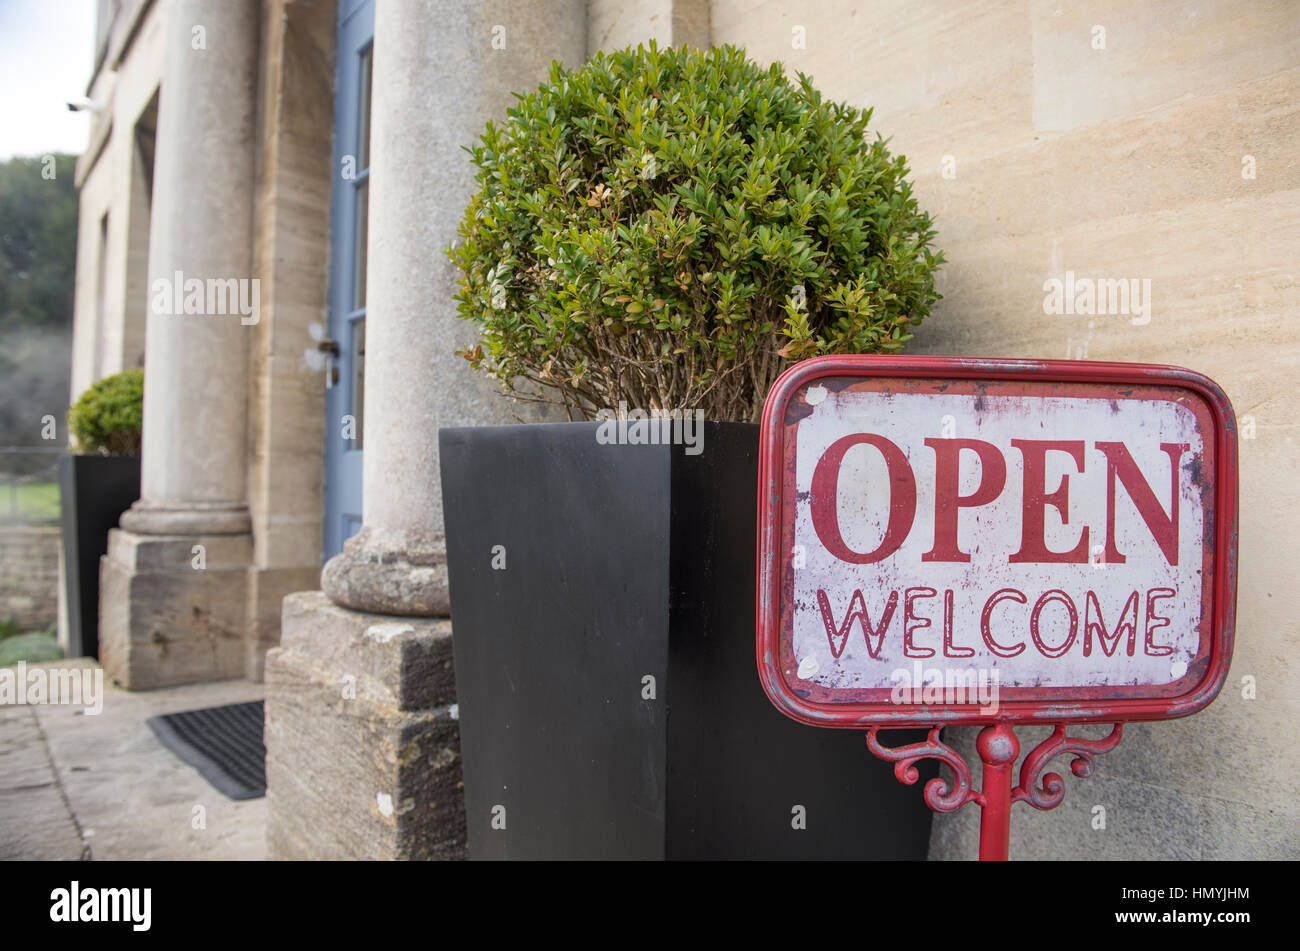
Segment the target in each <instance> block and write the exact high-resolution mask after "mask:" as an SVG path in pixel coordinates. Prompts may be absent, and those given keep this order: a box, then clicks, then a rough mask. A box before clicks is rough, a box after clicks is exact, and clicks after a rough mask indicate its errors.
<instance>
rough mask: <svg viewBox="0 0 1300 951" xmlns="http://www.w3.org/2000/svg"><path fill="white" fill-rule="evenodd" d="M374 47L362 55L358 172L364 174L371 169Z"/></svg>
mask: <svg viewBox="0 0 1300 951" xmlns="http://www.w3.org/2000/svg"><path fill="white" fill-rule="evenodd" d="M373 50H374V47H373V46H368V47H366V50H365V52H364V53H362V54H361V84H360V85H361V88H360V90H359V96H358V103H359V112H358V115H357V171H358V172H364V171H365V170H366V169H368V168H369V167H370V67H371V53H372V51H373Z"/></svg>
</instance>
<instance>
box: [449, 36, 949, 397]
mask: <svg viewBox="0 0 1300 951" xmlns="http://www.w3.org/2000/svg"><path fill="white" fill-rule="evenodd" d="M870 117H871V111H870V110H865V111H863V110H859V109H856V108H854V107H852V106H848V105H843V104H840V103H834V102H827V101H824V100H823V99H822V97H821V96H820V95H819V94H818V92H817V91H816V90H815V89H814V88H813V86H812V83H811V81H810V80H809V79H808V78H807V77H806V76H804V75H802V74H800V75H799V78H798V82H797V83H796V82H791V81H790V80H788V79H787V78H786V77H785V75H784V72H783V70H782V67H781V65H780V64H773V65H772V66H770V67H762V66H759V65H757V64H756V63H754V62H751V61H750V60H748V59H747V58H746V56H745V53H744V51H743V50H741V49H737V48H735V47H732V46H723V47H718V48H714V49H712V50H710V51H708V52H700V51H699V50H692V49H682V50H674V49H665V50H660V49H658V48H657V47H656V46H655V45H654V44H651V46H650V48H649V49H648V50H647V49H645V48H644V47H637V48H636V49H628V50H623V51H620V52H616V53H613V54H604V53H602V54H598V55H597V56H595V57H594V58H593V59H592V60H591V61H589V62H588V63H587V64H586V65H585V66H583V67H582V68H581V69H579V70H567V69H565V68H563V67H562V66H560V65H559V64H555V65H553V66H552V68H551V73H550V77H549V80H548V82H546V83H545V84H544V85H542V86H541V87H539V88H538V90H537V91H536V92H534V93H532V94H530V95H527V96H523V97H520V99H519V102H518V103H517V104H516V105H515V106H514V107H513V108H511V109H510V110H509V112H508V118H507V120H506V121H505V122H504V123H503V124H496V123H489V124H488V126H487V128H486V130H485V131H484V133H483V135H482V138H481V141H480V142H478V143H477V144H476V145H475V146H474V147H473V148H471V149H469V150H468V151H469V152H470V154H471V155H472V156H473V162H474V164H475V166H477V168H478V173H477V181H478V192H477V193H476V194H475V195H474V197H473V199H472V200H471V202H470V204H469V207H468V208H467V209H466V211H465V216H464V220H463V221H462V223H461V226H460V231H459V237H460V240H459V241H458V242H457V243H456V244H454V245H453V246H452V248H451V249H450V250H449V252H448V253H449V254H450V256H451V259H452V260H453V261H454V262H455V263H456V264H457V265H458V266H459V267H460V269H461V271H462V277H461V285H460V290H459V292H458V294H457V295H456V299H457V301H458V302H459V305H458V309H459V313H460V316H461V317H463V318H465V319H467V320H470V321H473V322H474V323H476V324H477V325H478V326H479V328H480V330H481V342H480V343H479V344H478V345H476V346H475V348H474V349H473V350H471V351H467V352H465V353H464V355H465V356H466V357H467V358H468V359H469V360H470V362H471V363H472V364H473V366H474V367H475V368H476V369H482V370H485V371H486V372H488V373H489V374H491V375H492V376H493V377H495V378H496V379H497V380H498V381H500V382H501V383H502V384H503V385H504V386H505V387H506V389H507V390H509V391H511V392H512V393H514V394H515V395H517V396H520V397H521V398H525V399H541V400H545V401H549V402H558V403H562V404H564V405H565V406H566V407H568V408H569V411H570V415H571V416H573V415H581V416H584V417H587V418H591V417H592V416H593V415H594V414H595V413H596V412H597V411H598V410H600V409H601V408H604V407H614V406H616V405H617V403H618V402H619V401H620V400H624V401H626V402H627V403H628V404H629V405H630V406H633V407H639V408H642V409H644V410H647V411H652V410H670V409H702V410H704V411H705V415H706V417H708V418H710V419H717V420H740V421H743V420H757V419H758V417H759V415H760V413H761V410H762V404H763V399H764V397H765V396H766V394H767V391H768V389H769V387H770V386H771V384H772V382H773V381H774V380H775V379H776V377H777V376H778V375H779V374H780V372H781V371H782V370H784V369H785V368H786V366H788V365H789V363H790V362H792V361H795V360H798V359H802V358H805V357H810V356H816V355H818V354H827V353H879V352H892V351H896V350H899V349H901V348H902V346H903V345H904V344H905V343H906V342H907V341H908V340H909V339H910V338H911V329H912V328H913V327H914V326H915V325H916V324H919V323H920V322H921V320H922V319H923V318H924V317H925V316H927V315H928V314H929V313H930V308H931V306H932V305H933V304H934V302H935V301H936V300H937V299H938V298H939V295H938V294H937V293H936V292H935V290H934V272H935V270H936V269H937V268H938V267H939V265H941V264H942V263H943V255H942V253H941V252H932V251H931V249H930V243H931V240H932V239H933V238H934V234H935V232H934V230H933V228H932V224H931V219H930V216H929V215H927V214H925V213H923V212H921V211H920V209H919V208H918V207H917V203H916V200H915V199H914V198H913V197H912V188H911V185H910V183H909V182H908V180H907V177H906V176H907V165H906V162H905V160H904V159H903V158H902V157H901V156H900V157H893V156H891V155H890V154H889V152H888V150H887V149H886V143H885V141H884V140H882V139H881V138H880V137H879V136H878V135H877V136H872V137H869V136H868V134H867V123H868V121H869V119H870Z"/></svg>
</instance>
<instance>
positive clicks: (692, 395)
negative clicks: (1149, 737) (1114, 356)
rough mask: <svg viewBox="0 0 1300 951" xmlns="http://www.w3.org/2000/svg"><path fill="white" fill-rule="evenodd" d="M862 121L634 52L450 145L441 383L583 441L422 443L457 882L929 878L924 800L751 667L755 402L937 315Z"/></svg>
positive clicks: (895, 186)
mask: <svg viewBox="0 0 1300 951" xmlns="http://www.w3.org/2000/svg"><path fill="white" fill-rule="evenodd" d="M869 118H870V111H861V110H858V109H856V108H853V107H852V106H847V105H842V104H839V103H834V102H828V101H825V100H823V99H822V97H821V96H820V95H819V94H818V93H817V91H816V90H815V89H814V88H813V85H812V83H811V81H810V80H809V79H808V78H807V77H804V76H802V75H800V76H799V77H798V79H797V80H796V81H791V80H789V79H787V78H786V76H785V74H784V71H783V69H782V67H781V66H780V65H779V64H775V65H773V66H771V67H762V66H759V65H757V64H755V63H753V62H752V61H750V60H748V59H747V58H746V56H745V54H744V52H743V51H742V50H740V49H736V48H734V47H729V46H728V47H720V48H715V49H713V50H710V51H709V52H700V51H697V50H660V49H658V48H657V47H656V46H654V45H651V46H650V48H649V49H645V48H642V47H638V48H636V49H629V50H625V51H621V52H616V53H613V54H609V55H606V54H599V55H597V56H596V57H594V58H593V59H592V60H591V61H590V62H588V63H587V64H586V65H585V66H584V67H583V68H581V69H579V70H567V69H564V68H563V67H562V66H560V65H558V64H556V65H555V66H553V68H552V70H551V73H550V76H549V78H548V80H547V82H546V83H544V84H543V85H542V86H541V87H540V88H539V89H538V90H537V91H536V92H534V93H532V94H530V95H527V96H523V97H520V98H519V101H518V103H517V104H516V105H515V106H514V107H513V108H512V109H511V110H510V111H509V114H508V119H507V120H506V121H505V122H504V123H500V124H497V123H490V124H489V125H488V126H487V128H486V130H485V131H484V133H483V135H482V137H481V140H480V141H479V142H478V143H476V144H475V145H474V146H473V148H472V149H470V150H469V151H470V154H471V156H472V158H473V162H474V165H475V166H476V167H477V169H478V176H477V181H478V186H479V187H478V191H477V193H476V194H475V195H474V196H473V198H472V200H471V201H470V204H469V206H468V208H467V209H466V212H465V216H464V220H463V223H462V225H461V229H460V234H459V241H458V242H457V243H456V244H454V245H453V247H452V248H451V249H450V250H449V254H450V256H451V258H452V260H453V261H454V262H455V263H456V264H457V265H458V267H459V268H460V270H461V274H462V282H461V286H460V291H459V293H458V295H457V300H458V302H459V313H460V316H461V317H463V318H465V319H466V320H469V321H472V322H473V323H474V324H476V325H477V326H478V328H479V330H480V340H479V342H478V344H477V345H476V346H475V347H474V348H473V349H472V350H470V351H467V352H466V353H465V354H464V356H465V357H466V358H467V359H468V360H469V361H470V363H471V364H472V365H473V366H474V367H475V368H476V369H478V370H480V371H483V372H485V373H488V374H490V375H491V376H493V377H494V378H495V379H496V380H498V381H499V382H500V383H501V384H502V386H503V387H504V388H505V389H506V391H507V392H509V393H510V394H511V395H513V396H514V397H516V398H518V399H525V400H541V401H546V402H552V403H557V404H559V405H560V406H562V407H564V409H565V410H566V412H567V414H568V416H569V418H570V420H585V422H570V423H558V424H536V425H529V426H503V427H477V428H464V429H448V430H443V431H442V433H441V464H442V481H443V494H444V499H445V500H446V501H445V507H444V511H445V520H446V532H447V546H448V561H449V572H450V580H451V592H452V599H453V601H452V603H453V622H454V626H455V657H456V676H457V685H458V696H459V701H460V717H461V740H462V749H463V754H464V759H465V784H466V795H467V808H468V815H469V844H470V852H471V855H472V856H475V857H502V856H507V855H509V856H513V857H670V858H671V857H737V858H738V857H821V858H826V857H845V858H848V857H860V858H867V857H880V858H885V857H898V858H902V857H911V858H923V857H924V855H925V849H926V843H927V841H928V831H929V824H930V814H929V811H928V810H927V809H926V808H925V806H924V804H923V803H920V802H919V797H915V796H912V797H910V798H909V797H908V796H906V795H899V790H900V789H902V788H905V787H902V786H901V785H900V784H897V783H896V782H895V780H894V778H893V775H892V773H891V772H890V770H889V768H888V767H887V766H883V768H882V764H878V763H872V762H869V759H870V757H868V756H867V754H866V751H865V750H864V749H863V744H862V740H861V737H860V736H858V735H856V734H852V733H841V732H838V731H826V730H813V729H809V728H806V727H802V726H800V725H799V724H796V723H793V722H792V721H789V720H787V719H786V718H785V717H784V716H782V715H781V714H780V713H778V712H777V711H776V710H775V709H774V708H772V707H771V706H770V705H769V704H768V703H767V701H766V699H765V698H764V696H763V693H762V690H761V688H760V686H759V683H758V678H757V674H756V673H755V670H754V662H753V638H754V563H755V551H754V538H755V530H756V523H755V519H756V492H757V468H758V466H757V446H758V427H757V425H755V423H756V421H757V420H758V419H759V417H760V413H761V410H762V406H763V400H764V398H765V397H766V395H767V390H768V388H769V387H770V386H771V384H772V383H773V381H774V380H775V379H776V377H777V376H778V375H779V374H780V373H781V372H782V371H783V370H784V369H786V368H787V367H788V366H789V365H790V364H791V362H793V361H796V360H799V359H803V358H806V357H811V356H816V355H819V354H827V353H878V352H893V351H897V350H899V349H900V348H902V347H903V346H904V344H905V343H906V342H907V341H908V340H909V339H910V338H911V333H912V329H913V328H914V327H915V326H916V325H917V324H918V323H920V322H921V320H922V319H923V318H924V317H926V316H927V315H928V314H929V313H930V308H931V306H932V304H933V303H934V302H935V301H936V300H937V297H938V295H937V294H936V293H935V290H934V273H935V270H936V269H937V268H938V266H939V265H941V263H942V260H943V259H942V255H941V254H940V253H938V252H937V251H933V250H932V249H931V242H932V239H933V237H934V231H933V228H932V223H931V219H930V218H929V216H928V215H926V214H925V213H924V212H922V211H921V210H920V209H919V208H918V207H917V203H916V201H915V199H914V198H913V197H912V192H911V186H910V184H909V182H908V180H907V168H906V164H905V161H904V160H903V159H902V158H901V157H895V156H892V155H891V154H890V153H889V151H888V149H887V146H886V143H885V141H883V140H882V139H880V138H879V137H878V136H874V135H869V134H868V129H867V124H868V120H869ZM909 792H910V790H909ZM498 807H499V808H498ZM801 815H802V816H803V817H804V818H803V819H802V820H801V818H800V817H801ZM813 817H816V818H813ZM801 822H802V825H801Z"/></svg>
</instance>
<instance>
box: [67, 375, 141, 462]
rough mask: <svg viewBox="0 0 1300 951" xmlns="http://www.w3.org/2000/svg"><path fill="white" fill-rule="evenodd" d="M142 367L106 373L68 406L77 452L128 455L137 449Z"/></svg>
mask: <svg viewBox="0 0 1300 951" xmlns="http://www.w3.org/2000/svg"><path fill="white" fill-rule="evenodd" d="M143 405H144V371H143V370H124V371H123V372H121V373H118V374H116V375H115V376H106V377H104V379H102V380H100V381H99V382H97V383H95V384H93V385H91V387H90V388H89V389H88V390H86V392H84V393H82V394H81V399H79V400H77V402H76V404H75V405H74V406H73V407H72V409H70V410H68V427H69V428H70V429H71V430H72V436H73V439H74V441H75V443H76V449H77V452H80V453H85V454H93V453H99V454H101V455H107V456H116V455H132V454H136V453H139V452H140V427H141V422H142V417H143Z"/></svg>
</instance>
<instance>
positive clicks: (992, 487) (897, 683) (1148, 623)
mask: <svg viewBox="0 0 1300 951" xmlns="http://www.w3.org/2000/svg"><path fill="white" fill-rule="evenodd" d="M761 455H762V460H761V469H760V474H759V538H758V592H757V594H758V604H757V608H758V630H757V648H758V669H759V676H760V678H761V680H762V683H763V689H764V690H765V691H766V692H767V695H768V697H769V699H771V701H772V703H774V704H775V705H776V707H777V708H778V709H780V710H781V711H782V712H783V713H785V714H787V715H788V716H790V717H793V718H794V719H796V720H799V721H801V722H803V723H808V724H811V725H814V726H822V727H833V728H844V729H863V730H866V733H867V745H868V747H869V748H870V750H871V751H872V752H873V753H874V754H875V755H877V756H879V757H881V758H883V759H887V760H890V761H892V762H894V763H895V769H894V771H895V774H896V775H897V776H898V778H899V779H900V780H902V781H903V782H907V783H914V782H916V780H917V778H918V775H919V774H918V772H917V770H916V768H915V764H916V763H917V762H918V761H920V760H922V759H927V758H933V759H938V760H939V761H941V762H942V763H944V764H946V765H947V766H948V767H949V768H950V769H951V770H952V772H953V775H954V778H953V780H952V781H947V780H945V779H942V778H936V779H933V780H931V781H930V782H929V783H928V784H927V786H926V789H925V799H926V802H927V803H928V804H929V805H930V807H931V808H932V809H935V810H936V811H941V812H951V811H954V810H956V809H959V808H961V807H962V806H963V805H965V804H966V803H969V802H974V803H976V804H978V805H979V806H981V807H982V809H983V819H982V822H981V833H980V857H981V858H982V859H1005V858H1006V857H1007V848H1008V846H1007V842H1008V835H1009V828H1010V827H1009V818H1010V810H1011V804H1012V803H1013V802H1019V801H1025V802H1028V803H1030V804H1031V805H1033V806H1034V807H1036V808H1038V809H1052V808H1055V807H1056V806H1057V805H1059V804H1060V802H1061V801H1062V799H1063V798H1064V785H1063V783H1062V780H1061V777H1060V776H1059V775H1057V774H1056V773H1052V772H1044V770H1045V769H1046V768H1047V766H1048V765H1049V764H1050V762H1051V761H1052V760H1053V759H1055V758H1056V757H1057V756H1062V755H1072V756H1073V757H1074V759H1073V761H1072V763H1071V769H1072V770H1073V772H1074V773H1075V775H1077V776H1087V775H1088V774H1089V773H1090V772H1091V771H1092V767H1093V762H1094V757H1095V756H1096V755H1097V754H1098V753H1104V752H1107V751H1109V750H1111V749H1114V748H1115V747H1116V746H1117V745H1118V744H1119V741H1120V738H1121V735H1122V732H1123V724H1124V723H1126V722H1130V721H1142V720H1162V719H1172V718H1175V717H1182V716H1187V715H1189V714H1192V713H1196V712H1197V711H1198V710H1201V709H1203V708H1204V707H1205V706H1207V705H1208V704H1209V703H1210V702H1211V701H1212V700H1213V699H1214V697H1215V696H1216V695H1217V694H1218V692H1219V690H1220V688H1221V687H1222V686H1223V683H1224V680H1225V679H1226V677H1227V672H1228V663H1229V660H1230V659H1231V656H1232V639H1233V625H1234V617H1235V607H1236V540H1237V436H1236V419H1235V417H1234V415H1233V412H1232V408H1231V406H1230V405H1229V403H1228V399H1227V397H1226V396H1225V395H1224V394H1223V392H1222V391H1221V390H1220V389H1219V388H1218V387H1217V386H1216V385H1215V384H1214V383H1213V382H1212V381H1210V380H1209V379H1207V378H1206V377H1204V376H1202V375H1200V374H1198V373H1193V372H1191V371H1189V370H1183V369H1178V368H1175V367H1158V366H1145V365H1138V364H1118V363H1088V362H1081V361H1022V360H967V359H957V358H948V357H910V358H909V357H883V356H845V357H823V358H819V359H815V360H808V361H806V362H803V363H800V364H797V365H796V366H794V367H792V368H791V369H790V370H789V371H787V372H786V373H785V374H784V375H783V376H782V377H781V378H780V379H779V380H778V381H777V383H776V385H775V386H774V387H773V388H772V391H771V393H770V394H769V395H768V398H767V403H766V406H765V408H764V413H763V426H762V449H761ZM1093 722H1105V723H1111V724H1113V729H1112V730H1111V733H1110V734H1109V735H1108V736H1107V737H1105V738H1104V739H1097V740H1093V739H1083V738H1077V737H1070V736H1068V735H1067V728H1068V727H1069V726H1070V725H1071V724H1078V723H1093ZM1014 724H1052V725H1053V726H1054V727H1055V729H1054V731H1053V733H1052V735H1051V736H1050V737H1049V738H1048V739H1047V740H1045V741H1044V742H1043V743H1041V744H1040V745H1039V746H1038V747H1037V748H1035V749H1034V750H1033V751H1031V752H1030V753H1029V755H1028V756H1026V758H1025V760H1024V762H1023V764H1022V765H1021V768H1020V773H1019V781H1018V783H1014V785H1013V780H1014V777H1013V770H1014V767H1015V763H1016V760H1017V759H1018V758H1019V753H1020V748H1019V742H1018V740H1017V738H1016V734H1015V732H1014V731H1013V730H1012V729H1011V727H1012V725H1014ZM956 725H982V726H983V727H984V729H983V730H982V731H981V732H980V734H979V737H978V741H977V749H978V752H979V756H980V760H981V763H982V764H983V783H982V788H981V790H980V791H978V792H977V791H975V790H974V789H973V781H972V778H971V771H970V768H969V767H968V766H967V764H966V762H965V761H964V760H963V759H962V757H961V756H960V755H958V754H957V752H956V751H955V750H953V749H952V748H951V747H949V746H947V745H946V744H945V743H944V742H943V741H942V739H941V736H940V730H941V729H942V728H943V727H944V726H956ZM900 727H929V728H930V731H929V736H928V739H927V740H926V742H924V743H917V744H911V745H907V746H902V747H888V746H886V745H884V744H883V743H882V742H881V738H880V731H882V730H887V729H895V728H900Z"/></svg>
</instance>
